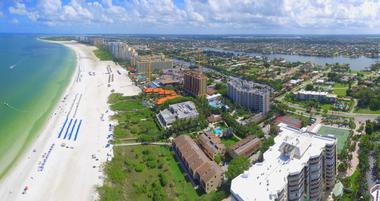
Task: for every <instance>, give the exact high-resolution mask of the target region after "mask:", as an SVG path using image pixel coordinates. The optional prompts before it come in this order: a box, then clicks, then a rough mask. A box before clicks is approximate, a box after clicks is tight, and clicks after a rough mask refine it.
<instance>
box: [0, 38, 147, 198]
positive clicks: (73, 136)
mask: <svg viewBox="0 0 380 201" xmlns="http://www.w3.org/2000/svg"><path fill="white" fill-rule="evenodd" d="M61 43H62V44H64V45H65V46H67V47H69V48H71V49H73V50H74V51H75V53H76V55H77V67H76V70H75V73H74V75H73V78H72V80H71V83H70V84H69V86H68V87H67V89H66V91H65V93H64V94H63V96H62V99H61V100H60V102H59V103H57V106H56V108H55V110H54V111H53V112H52V114H51V116H50V117H49V120H48V121H47V123H46V125H45V127H44V128H43V129H42V130H41V132H40V134H39V135H38V136H37V137H36V139H35V140H34V141H33V142H32V143H31V145H30V146H29V148H28V149H27V150H26V152H25V153H24V155H23V156H22V157H21V158H20V159H19V160H18V162H17V163H16V164H15V166H14V167H12V169H11V170H10V171H9V173H8V174H7V175H6V176H5V177H4V178H2V179H1V180H0V200H1V201H18V200H30V201H50V200H51V201H76V200H78V201H79V200H80V201H86V200H96V198H97V194H96V186H99V185H101V184H102V182H103V178H104V176H103V173H102V166H103V164H104V163H105V162H106V161H107V160H110V159H111V157H112V147H111V146H107V143H108V140H109V139H110V138H109V137H110V136H109V135H110V134H111V133H112V131H110V128H109V125H110V124H111V121H110V119H109V116H110V115H111V112H110V111H109V106H108V104H107V99H108V96H109V95H110V94H111V91H112V90H114V91H115V92H118V93H123V94H125V95H137V94H138V93H139V92H140V89H139V88H138V87H136V86H135V85H134V84H133V83H132V81H131V80H130V79H129V78H128V76H127V71H126V70H125V69H123V68H121V67H120V66H118V65H116V64H115V63H114V62H111V61H99V60H98V59H97V58H96V56H95V55H94V54H93V50H94V49H95V47H91V46H86V45H83V44H79V43H77V42H61ZM26 187H27V190H25V189H26Z"/></svg>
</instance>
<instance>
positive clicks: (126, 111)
mask: <svg viewBox="0 0 380 201" xmlns="http://www.w3.org/2000/svg"><path fill="white" fill-rule="evenodd" d="M109 104H110V105H111V110H113V111H115V112H116V114H115V115H114V116H113V119H115V120H117V121H118V124H117V126H115V129H114V136H115V137H116V138H126V137H137V138H139V139H140V140H142V141H153V140H156V139H158V138H159V137H160V135H161V131H160V129H159V127H158V126H157V123H156V122H155V118H154V115H155V114H154V112H152V111H151V110H150V109H149V108H147V107H145V106H144V105H143V101H142V98H141V97H140V96H131V97H123V96H122V95H121V94H112V95H111V96H110V98H109Z"/></svg>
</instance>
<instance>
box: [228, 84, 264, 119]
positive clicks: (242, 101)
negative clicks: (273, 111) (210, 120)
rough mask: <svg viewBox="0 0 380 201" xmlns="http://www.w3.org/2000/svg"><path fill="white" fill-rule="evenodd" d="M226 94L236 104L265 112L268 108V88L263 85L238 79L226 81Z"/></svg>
mask: <svg viewBox="0 0 380 201" xmlns="http://www.w3.org/2000/svg"><path fill="white" fill-rule="evenodd" d="M227 95H228V97H230V98H231V99H232V101H233V102H234V103H236V104H239V105H241V106H244V107H246V108H248V109H250V110H253V111H256V112H262V113H263V114H267V113H268V112H269V110H270V90H269V89H267V88H266V86H264V85H260V84H258V83H254V82H249V81H246V80H240V79H236V78H234V79H230V80H229V81H228V82H227Z"/></svg>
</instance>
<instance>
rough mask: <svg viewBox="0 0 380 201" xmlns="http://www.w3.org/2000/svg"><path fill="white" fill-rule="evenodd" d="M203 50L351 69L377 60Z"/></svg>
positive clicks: (368, 65)
mask: <svg viewBox="0 0 380 201" xmlns="http://www.w3.org/2000/svg"><path fill="white" fill-rule="evenodd" d="M203 49H204V50H210V51H216V52H226V53H232V54H235V55H240V54H245V55H249V56H262V57H266V58H268V59H271V60H272V59H276V58H277V59H279V58H282V59H285V60H286V61H290V62H298V61H299V62H308V61H310V62H312V63H315V64H318V65H325V64H326V63H327V64H335V63H341V64H349V65H350V67H351V69H352V70H365V69H366V68H368V67H370V66H371V65H372V64H374V63H376V62H377V61H379V59H374V58H368V57H364V56H361V57H357V58H351V57H344V56H336V57H317V56H303V55H289V54H261V53H244V52H238V51H226V50H221V49H215V48H203Z"/></svg>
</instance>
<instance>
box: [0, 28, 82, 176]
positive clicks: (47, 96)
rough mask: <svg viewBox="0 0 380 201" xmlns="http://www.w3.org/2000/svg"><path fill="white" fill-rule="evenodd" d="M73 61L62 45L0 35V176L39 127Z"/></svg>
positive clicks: (60, 89)
mask: <svg viewBox="0 0 380 201" xmlns="http://www.w3.org/2000/svg"><path fill="white" fill-rule="evenodd" d="M75 64H76V57H75V53H74V52H73V51H71V50H70V49H68V48H66V47H64V46H62V45H59V44H54V43H47V42H43V41H41V40H38V36H36V35H9V34H1V35H0V177H1V176H3V175H4V173H5V172H6V170H8V169H9V168H10V167H11V166H12V164H13V163H14V162H15V161H16V159H17V157H19V156H20V155H21V153H22V152H23V151H24V150H25V148H26V147H27V145H28V144H29V143H30V142H31V140H33V139H34V138H35V137H36V135H37V134H38V131H40V130H41V129H42V127H43V125H44V123H45V122H46V120H47V118H48V116H49V114H50V113H51V112H52V110H53V108H54V106H55V104H56V103H57V102H58V101H59V98H60V97H61V96H62V93H63V91H64V89H65V88H66V86H67V85H68V83H69V81H70V79H71V76H72V74H73V72H74V69H75ZM52 135H53V133H52ZM31 168H33V167H31Z"/></svg>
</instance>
